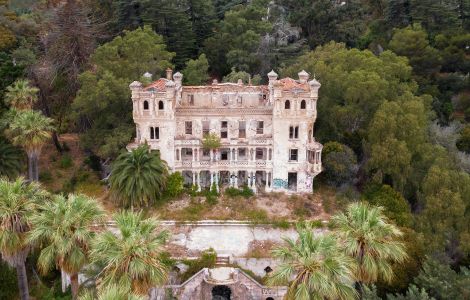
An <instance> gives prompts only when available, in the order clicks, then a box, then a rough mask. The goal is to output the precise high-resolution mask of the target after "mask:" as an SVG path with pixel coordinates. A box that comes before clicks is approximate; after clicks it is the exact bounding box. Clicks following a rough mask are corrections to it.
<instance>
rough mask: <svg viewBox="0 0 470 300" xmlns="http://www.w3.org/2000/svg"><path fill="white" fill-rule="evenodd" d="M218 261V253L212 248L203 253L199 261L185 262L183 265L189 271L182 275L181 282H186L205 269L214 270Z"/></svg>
mask: <svg viewBox="0 0 470 300" xmlns="http://www.w3.org/2000/svg"><path fill="white" fill-rule="evenodd" d="M216 261H217V253H216V252H215V251H214V249H212V248H210V249H208V250H205V251H203V252H202V253H201V257H200V258H198V259H194V260H184V261H183V263H184V264H186V265H187V266H188V270H186V272H184V273H183V274H182V275H181V281H182V282H185V281H186V280H188V279H189V278H190V277H191V276H193V275H194V274H196V273H197V272H199V271H200V270H202V269H203V268H213V267H214V266H215V263H216Z"/></svg>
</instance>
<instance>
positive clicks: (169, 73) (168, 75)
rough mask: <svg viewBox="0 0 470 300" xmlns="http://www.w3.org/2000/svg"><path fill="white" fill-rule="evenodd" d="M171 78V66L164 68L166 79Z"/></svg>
mask: <svg viewBox="0 0 470 300" xmlns="http://www.w3.org/2000/svg"><path fill="white" fill-rule="evenodd" d="M172 78H173V70H172V69H171V68H167V69H166V79H168V80H171V79H172Z"/></svg>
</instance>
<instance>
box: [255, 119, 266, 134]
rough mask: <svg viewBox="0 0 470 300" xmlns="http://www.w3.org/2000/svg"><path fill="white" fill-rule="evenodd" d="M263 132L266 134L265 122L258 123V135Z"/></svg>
mask: <svg viewBox="0 0 470 300" xmlns="http://www.w3.org/2000/svg"><path fill="white" fill-rule="evenodd" d="M263 132H264V122H263V121H258V123H257V126H256V134H263Z"/></svg>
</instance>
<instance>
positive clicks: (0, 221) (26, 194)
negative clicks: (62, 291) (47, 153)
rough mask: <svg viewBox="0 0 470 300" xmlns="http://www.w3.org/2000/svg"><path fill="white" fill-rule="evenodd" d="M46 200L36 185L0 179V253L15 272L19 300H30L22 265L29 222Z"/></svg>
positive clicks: (23, 264)
mask: <svg viewBox="0 0 470 300" xmlns="http://www.w3.org/2000/svg"><path fill="white" fill-rule="evenodd" d="M46 196H47V193H46V192H45V191H44V190H42V189H41V188H40V186H39V184H37V183H31V184H28V183H27V182H26V181H25V180H24V179H23V178H21V177H20V178H17V179H16V180H15V181H12V182H10V181H8V180H6V179H0V253H1V254H2V258H3V259H4V260H5V261H6V262H7V263H8V264H9V265H11V266H12V267H14V268H16V274H17V278H18V288H19V291H20V298H21V299H22V300H26V299H29V289H28V278H27V275H26V268H25V261H26V257H27V256H28V253H29V248H30V247H29V243H28V242H27V240H26V235H27V233H28V232H29V231H30V230H31V222H30V219H31V216H32V215H34V214H35V213H36V212H37V204H38V202H39V201H40V200H44V199H45V198H46Z"/></svg>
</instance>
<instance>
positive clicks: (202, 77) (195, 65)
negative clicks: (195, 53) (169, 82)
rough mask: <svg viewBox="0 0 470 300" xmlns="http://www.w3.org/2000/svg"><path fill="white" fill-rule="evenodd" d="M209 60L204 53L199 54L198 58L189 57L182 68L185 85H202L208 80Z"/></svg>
mask: <svg viewBox="0 0 470 300" xmlns="http://www.w3.org/2000/svg"><path fill="white" fill-rule="evenodd" d="M208 71H209V62H208V61H207V58H206V55H205V54H204V53H203V54H201V55H199V58H198V59H190V60H188V61H187V62H186V67H185V68H184V69H183V71H182V73H183V75H184V76H183V80H184V83H185V84H187V85H204V84H206V83H207V81H208V80H209V73H208Z"/></svg>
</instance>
